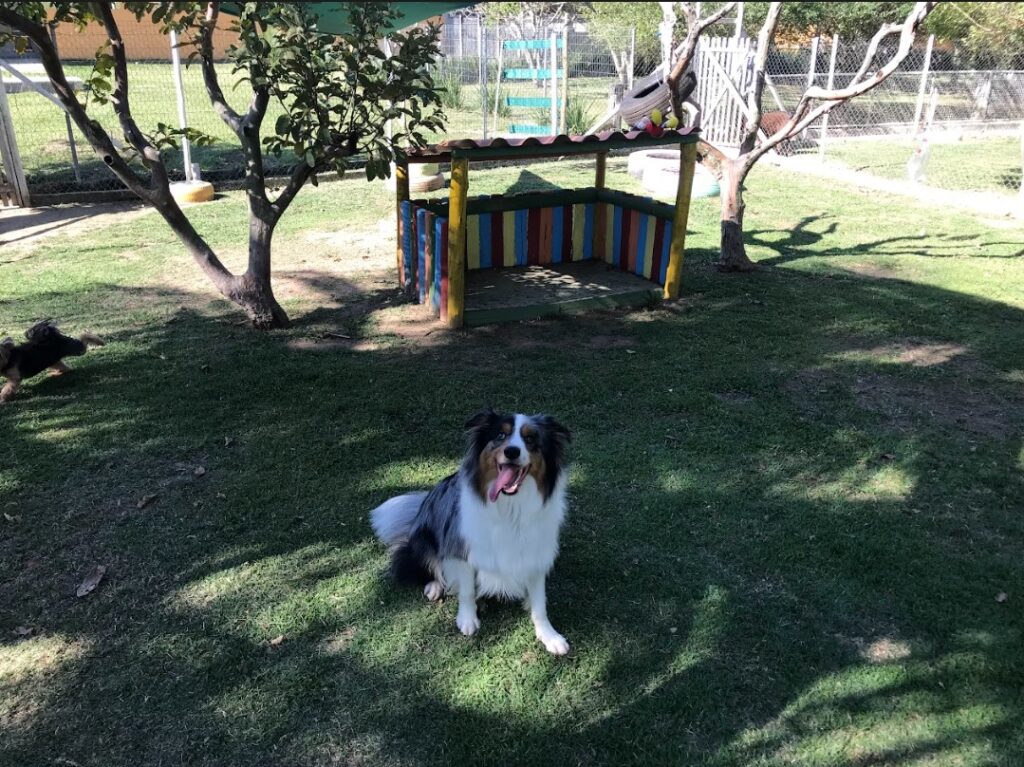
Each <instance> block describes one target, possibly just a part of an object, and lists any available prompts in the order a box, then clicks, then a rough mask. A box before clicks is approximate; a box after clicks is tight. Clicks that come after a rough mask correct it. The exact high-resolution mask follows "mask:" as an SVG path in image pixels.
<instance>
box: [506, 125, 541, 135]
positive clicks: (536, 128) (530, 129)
mask: <svg viewBox="0 0 1024 767" xmlns="http://www.w3.org/2000/svg"><path fill="white" fill-rule="evenodd" d="M508 130H509V133H527V134H529V135H531V136H550V135H551V126H550V125H510V126H508Z"/></svg>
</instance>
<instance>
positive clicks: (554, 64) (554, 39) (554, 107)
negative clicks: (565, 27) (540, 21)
mask: <svg viewBox="0 0 1024 767" xmlns="http://www.w3.org/2000/svg"><path fill="white" fill-rule="evenodd" d="M549 42H550V44H551V133H552V135H555V134H557V133H558V36H557V35H556V34H555V33H554V32H552V33H551V34H550V36H549Z"/></svg>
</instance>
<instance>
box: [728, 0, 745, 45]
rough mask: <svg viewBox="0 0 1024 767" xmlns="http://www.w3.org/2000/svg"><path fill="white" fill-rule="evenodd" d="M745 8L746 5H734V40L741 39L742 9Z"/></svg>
mask: <svg viewBox="0 0 1024 767" xmlns="http://www.w3.org/2000/svg"><path fill="white" fill-rule="evenodd" d="M746 6H747V4H746V3H737V5H736V28H735V29H734V30H733V33H732V36H733V39H734V40H739V39H740V38H741V37H743V9H744V8H746Z"/></svg>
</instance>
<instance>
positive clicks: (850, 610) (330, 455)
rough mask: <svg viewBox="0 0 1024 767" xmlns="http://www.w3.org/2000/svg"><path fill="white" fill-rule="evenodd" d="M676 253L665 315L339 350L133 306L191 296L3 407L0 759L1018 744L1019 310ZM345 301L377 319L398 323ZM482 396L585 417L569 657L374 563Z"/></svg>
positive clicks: (860, 753) (742, 760)
mask: <svg viewBox="0 0 1024 767" xmlns="http://www.w3.org/2000/svg"><path fill="white" fill-rule="evenodd" d="M687 269H688V271H687V284H688V285H689V286H690V287H691V289H692V292H691V293H690V295H689V297H688V298H687V300H686V301H684V302H682V303H680V304H674V305H671V306H669V307H666V308H664V309H659V310H655V311H651V312H634V313H622V312H615V313H607V314H597V315H589V316H586V317H580V318H575V319H572V320H562V321H545V322H534V323H524V324H519V325H512V326H506V327H503V328H500V329H499V330H498V331H496V332H491V331H479V332H478V331H474V332H468V333H459V334H450V335H445V337H444V339H443V340H442V341H441V342H440V343H439V345H435V346H431V347H429V348H428V347H425V346H423V347H421V346H418V345H416V344H406V345H402V346H399V347H388V348H385V349H382V350H378V351H369V352H355V351H348V350H345V349H340V350H339V351H338V353H337V354H331V355H310V354H309V353H307V352H306V351H303V350H302V349H297V348H295V346H294V343H293V342H294V341H295V340H296V339H299V338H302V337H304V335H303V334H304V333H306V332H307V325H308V324H309V323H314V322H330V321H333V319H334V318H335V317H334V315H332V314H330V313H326V314H318V313H316V312H312V313H310V314H309V315H306V316H305V317H297V318H296V319H297V320H298V321H299V323H298V327H296V328H294V329H292V330H289V331H284V332H275V333H273V334H268V335H258V334H254V333H253V332H251V331H249V330H247V329H244V328H238V327H234V326H232V325H231V324H230V321H231V320H233V319H234V315H233V314H232V313H231V312H230V310H228V309H227V308H224V307H222V309H223V314H220V315H218V311H219V310H217V309H216V308H215V307H214V308H213V309H207V310H202V311H200V310H199V309H197V308H196V307H195V300H194V297H191V296H188V295H177V294H173V293H167V292H164V293H156V292H139V293H138V295H135V296H133V297H132V298H133V300H132V301H131V302H130V303H132V304H133V305H135V304H137V305H139V306H142V307H149V308H150V309H151V308H152V307H155V306H172V305H174V304H180V305H181V306H182V307H183V308H182V309H181V310H180V311H178V312H177V313H176V314H174V315H173V317H174V319H173V321H166V319H165V320H163V321H154V320H151V319H150V320H148V321H146V322H140V323H138V325H137V326H135V327H134V329H131V330H128V329H126V330H124V331H123V332H121V333H116V332H115V333H113V334H112V338H111V340H112V343H111V344H110V345H109V346H108V347H106V348H105V349H103V350H99V351H98V352H96V353H90V355H88V356H87V357H85V358H83V359H81V360H78V361H76V364H75V372H74V374H73V375H72V376H70V377H67V378H64V379H56V380H52V381H44V382H40V383H38V384H34V385H31V386H29V387H27V389H28V391H27V392H26V395H27V396H26V397H25V398H24V399H22V400H19V401H17V402H16V403H15V404H14V405H12V406H9V407H7V408H5V409H4V410H3V411H2V412H0V419H2V420H0V458H2V460H0V489H2V490H3V496H2V497H3V501H2V502H0V505H3V506H4V508H3V511H5V513H7V514H9V515H11V516H12V518H16V521H15V522H11V523H8V524H9V525H10V526H9V527H8V528H5V532H4V537H3V538H2V539H0V563H2V564H0V574H2V577H3V581H4V583H5V584H7V586H6V587H5V589H4V590H3V592H2V595H0V617H2V621H0V627H2V628H3V630H4V637H3V639H2V640H0V664H3V665H2V666H0V667H2V668H4V669H5V670H6V671H7V673H6V674H5V676H4V679H3V681H0V699H6V700H8V701H14V703H13V704H12V703H8V704H6V705H7V707H6V708H3V705H4V704H0V713H2V715H3V722H4V726H5V730H7V733H8V741H7V744H5V746H4V748H5V749H6V757H7V758H8V759H10V760H11V761H12V763H16V762H21V763H40V764H43V763H50V762H53V760H56V759H70V760H73V761H75V762H77V763H80V764H83V765H85V764H92V763H97V764H100V763H102V764H105V765H113V764H133V765H144V764H160V763H166V762H188V763H193V764H218V765H227V764H246V765H252V764H267V765H269V764H296V765H298V764H348V763H368V764H383V763H395V764H446V763H452V762H456V761H459V762H463V763H474V764H538V763H556V762H557V763H570V764H625V763H637V764H639V763H644V764H654V763H656V764H707V765H755V764H756V765H775V764H779V765H781V764H793V763H796V764H803V763H813V764H828V765H843V766H844V767H864V766H865V765H883V764H885V765H897V764H899V765H902V764H906V765H910V764H916V763H919V762H920V761H922V760H927V759H931V760H933V761H934V762H935V763H936V764H956V763H958V761H960V762H963V763H974V764H992V765H1002V766H1004V767H1009V765H1012V764H1014V763H1015V761H1014V760H1016V759H1017V758H1018V756H1019V754H1020V753H1021V749H1022V748H1024V742H1022V736H1021V732H1022V730H1021V724H1022V721H1021V718H1022V714H1024V706H1022V703H1021V700H1022V698H1021V682H1020V680H1021V678H1022V676H1021V670H1022V667H1024V654H1022V650H1021V644H1020V639H1021V630H1022V623H1021V618H1020V613H1019V611H1017V610H1013V609H1007V606H1006V605H1001V604H998V603H996V601H995V599H994V596H995V594H996V593H997V592H999V591H1006V592H1009V593H1010V594H1012V595H1017V594H1020V593H1024V580H1022V575H1021V572H1020V569H1019V554H1020V546H1021V542H1022V540H1024V526H1022V523H1021V521H1020V519H1019V515H1017V514H1015V513H1014V509H1016V508H1020V506H1021V503H1022V502H1024V487H1022V485H1021V482H1020V478H1019V474H1018V469H1017V467H1018V466H1019V460H1020V451H1021V433H1022V428H1024V418H1022V414H1024V401H1022V399H1021V396H1020V393H1019V385H1018V384H1015V383H1014V381H1015V380H1016V379H1015V378H1014V376H1018V375H1019V373H1020V370H1021V369H1022V367H1024V360H1022V359H1021V357H1020V350H1019V348H1016V347H1015V346H1013V345H1008V344H1006V343H1005V339H1006V338H1007V337H1010V336H1011V335H1012V334H1013V333H1014V332H1016V329H1017V328H1019V326H1020V323H1021V321H1022V319H1024V317H1022V313H1021V312H1020V311H1019V310H1017V309H1013V308H1011V307H1008V306H1006V305H1002V304H997V303H990V302H986V301H982V300H979V299H976V298H972V297H969V296H966V295H963V294H958V293H953V292H949V291H943V290H939V289H935V288H930V287H922V286H919V285H912V284H908V283H892V282H890V281H886V280H866V279H856V278H849V279H844V280H843V281H842V284H829V283H826V284H822V283H821V282H820V281H815V280H814V279H813V278H812V277H807V276H804V275H800V274H798V273H794V272H787V273H786V274H780V273H776V272H773V271H767V272H766V273H765V274H764V275H762V277H760V278H759V280H758V282H757V283H752V282H750V281H737V280H734V279H731V278H728V277H722V276H719V275H717V274H716V273H715V272H714V271H713V270H712V269H710V268H709V267H708V266H707V264H706V260H702V259H697V258H693V259H691V261H690V263H689V265H688V267H687ZM320 287H322V288H323V289H325V290H326V289H328V288H330V289H331V290H335V289H336V286H334V285H331V286H320ZM752 291H753V292H758V295H757V296H754V297H752V296H751V295H750V294H751V292H752ZM123 292H124V291H121V290H119V289H112V288H94V289H93V290H92V291H91V292H90V293H89V294H83V295H80V296H74V297H72V298H73V299H74V300H75V301H76V302H78V303H80V304H81V303H83V302H84V303H86V304H88V305H90V306H93V307H94V311H96V312H97V314H102V313H103V311H104V310H103V307H104V306H105V305H107V304H108V303H109V301H110V294H113V293H123ZM383 293H386V291H383ZM67 298H68V297H62V300H66V299H67ZM378 298H379V297H378ZM33 300H35V301H41V300H42V299H41V298H39V297H34V299H33ZM366 302H367V307H366V308H367V309H368V311H367V312H364V313H363V314H362V315H361V317H362V319H360V320H359V321H360V322H361V323H363V324H361V325H360V327H361V329H362V332H364V333H366V334H368V335H372V334H373V332H374V329H373V327H374V320H375V317H376V315H377V314H378V313H380V312H384V313H386V312H390V311H393V309H392V308H390V307H387V306H385V308H381V306H382V305H383V304H379V303H377V302H376V300H375V298H374V296H373V295H372V294H371V295H370V296H369V297H368V298H367V299H366ZM139 311H142V309H139ZM168 313H169V312H168ZM211 314H213V315H214V316H215V317H216V319H219V320H221V321H220V322H216V321H213V319H211V316H210V315H211ZM129 319H130V317H129ZM127 324H130V323H126V325H127ZM598 335H600V336H601V337H604V338H614V339H619V340H622V341H623V342H624V343H623V344H619V343H607V344H603V345H602V346H600V347H595V346H592V345H588V343H587V342H588V340H589V339H592V338H594V337H595V336H598ZM625 343H628V347H627V346H625V345H624V344H625ZM940 346H941V347H942V349H944V350H945V352H943V353H941V354H940V353H938V352H935V349H934V348H933V347H940ZM924 347H927V348H928V349H931V352H930V353H924V352H921V351H920V350H921V349H922V348H924ZM627 348H628V350H629V351H628V352H627ZM908 349H912V350H916V351H915V352H914V353H913V354H909V356H908V352H907V350H908ZM940 395H941V396H940ZM958 397H959V398H960V399H959V400H958V399H957V398H958ZM972 397H975V398H978V397H980V398H982V399H986V400H991V401H997V402H999V403H1000V410H1001V414H1000V415H998V416H997V417H998V418H1000V419H1001V420H1000V421H999V423H1000V425H1001V427H1000V428H998V429H996V428H990V427H989V425H988V422H987V421H985V422H983V423H980V424H973V423H972V417H973V415H972V411H971V407H972V406H973V405H975V404H976V403H977V400H976V399H972ZM488 400H489V401H491V402H494V403H495V404H497V405H499V406H503V407H509V408H512V407H515V408H517V409H522V410H527V411H534V410H547V411H550V412H553V413H556V414H558V415H559V416H561V417H562V418H563V419H564V420H565V421H566V422H567V423H568V424H570V425H571V427H572V428H573V429H574V432H575V436H576V440H575V442H574V448H573V457H574V461H575V468H574V475H573V504H572V515H571V521H570V523H569V524H568V526H567V529H566V534H565V538H564V553H563V555H562V557H561V559H560V560H559V563H558V566H557V568H556V572H555V574H554V576H553V578H552V581H551V589H550V599H551V613H552V618H553V621H554V622H555V625H556V626H558V627H559V628H560V629H561V630H562V631H563V632H564V633H565V634H566V635H567V637H568V638H569V639H570V641H571V642H572V643H573V646H574V654H573V656H572V657H570V658H569V659H567V660H564V661H556V660H553V659H550V658H548V657H547V656H546V655H545V654H544V652H543V649H542V648H540V647H539V645H537V644H536V643H535V641H534V640H533V638H532V635H531V630H530V628H529V626H528V620H527V618H526V616H525V615H524V614H523V613H522V612H521V611H520V610H519V609H518V608H515V607H509V606H497V605H488V606H487V607H486V609H485V610H484V612H483V614H482V618H483V629H482V633H481V635H480V636H479V637H477V638H476V639H474V640H465V639H463V638H462V637H459V636H458V635H457V634H456V632H455V629H454V625H453V618H454V610H453V606H452V605H451V604H445V605H442V606H440V607H438V606H432V605H427V604H425V603H424V602H423V601H422V598H421V597H419V596H418V595H417V594H414V593H412V592H408V591H401V590H396V589H394V588H393V587H392V586H391V585H390V584H388V583H387V582H385V581H384V580H383V577H382V576H383V570H384V559H385V557H384V554H383V552H381V551H380V550H379V547H377V546H376V545H375V544H374V543H372V541H371V536H370V532H369V529H368V526H367V524H366V512H367V510H368V509H370V508H372V506H373V505H375V504H376V503H379V502H380V501H381V500H383V499H384V498H386V497H388V496H389V495H391V494H394V493H397V492H402V491H404V490H407V489H410V488H411V487H418V486H421V485H422V484H423V483H424V482H427V481H433V480H436V479H439V478H440V477H441V476H443V475H444V474H445V473H446V472H447V471H449V470H450V469H451V467H452V466H453V465H454V464H455V462H456V460H457V458H458V455H459V451H460V449H461V447H460V442H461V439H460V435H459V434H458V431H457V430H458V427H459V425H460V424H461V423H462V421H463V419H464V417H465V415H466V412H467V411H469V410H472V409H474V408H475V407H476V406H477V405H478V404H479V403H480V402H482V401H488ZM950 402H954V403H955V402H960V408H959V409H956V408H952V409H951V406H950V404H949V403H950ZM943 403H944V409H943V408H940V407H939V405H940V404H943ZM965 419H966V420H965ZM972 426H973V427H974V428H972ZM199 466H201V467H203V468H204V470H205V471H204V473H203V474H202V476H197V474H196V472H195V468H197V467H199ZM150 494H155V495H157V498H156V500H155V501H153V502H152V503H151V504H149V505H147V506H145V507H144V508H141V509H140V508H138V503H137V502H138V500H139V499H140V498H141V497H143V496H144V495H150ZM95 563H104V564H106V565H108V567H109V570H108V576H107V581H106V582H105V583H104V584H103V585H102V586H101V587H100V589H99V590H98V591H97V592H96V593H95V594H93V595H92V596H91V597H89V598H88V599H85V600H77V599H75V598H74V596H73V592H74V588H75V585H76V583H77V582H78V581H79V580H80V578H81V577H82V575H83V574H84V573H85V572H86V571H87V570H88V569H89V568H91V566H92V565H93V564H95ZM1014 598H1015V597H1014ZM19 625H27V626H31V627H35V628H36V629H38V631H39V635H38V636H37V637H30V638H28V639H20V640H19V639H18V638H17V637H16V636H15V635H14V634H11V633H10V631H11V630H12V629H13V628H14V627H15V626H19ZM278 636H281V637H283V640H281V642H280V643H278V644H274V643H273V642H272V641H271V640H273V639H274V638H276V637H278ZM47 643H49V644H47ZM36 644H38V645H39V647H40V650H39V653H40V655H38V656H37V655H33V647H34V646H35V645H36ZM32 658H35V659H36V660H35V661H34V663H29V661H28V660H26V659H32Z"/></svg>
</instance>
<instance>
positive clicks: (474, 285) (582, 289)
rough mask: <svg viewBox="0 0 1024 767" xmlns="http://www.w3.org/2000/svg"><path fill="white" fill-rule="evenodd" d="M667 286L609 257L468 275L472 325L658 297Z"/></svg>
mask: <svg viewBox="0 0 1024 767" xmlns="http://www.w3.org/2000/svg"><path fill="white" fill-rule="evenodd" d="M661 295H662V289H661V288H660V287H659V286H658V285H655V284H654V283H652V282H650V281H648V280H645V279H643V278H642V277H637V276H636V275H634V274H630V273H628V272H624V271H621V270H619V269H616V268H614V267H611V266H609V265H608V264H606V263H604V262H599V261H585V262H579V263H572V264H551V265H549V266H527V267H510V268H507V269H478V270H473V271H470V272H468V273H467V274H466V316H465V324H466V325H467V326H474V325H487V324H489V323H492V322H509V321H513V320H524V319H532V318H535V317H545V316H549V315H553V314H574V313H577V312H583V311H588V310H591V309H599V308H610V307H614V306H644V305H651V304H654V303H655V302H657V301H658V300H659V299H660V298H661Z"/></svg>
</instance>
